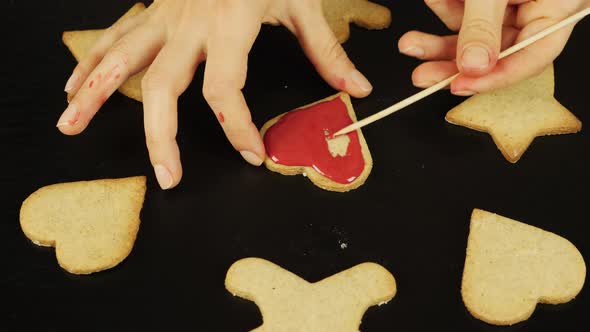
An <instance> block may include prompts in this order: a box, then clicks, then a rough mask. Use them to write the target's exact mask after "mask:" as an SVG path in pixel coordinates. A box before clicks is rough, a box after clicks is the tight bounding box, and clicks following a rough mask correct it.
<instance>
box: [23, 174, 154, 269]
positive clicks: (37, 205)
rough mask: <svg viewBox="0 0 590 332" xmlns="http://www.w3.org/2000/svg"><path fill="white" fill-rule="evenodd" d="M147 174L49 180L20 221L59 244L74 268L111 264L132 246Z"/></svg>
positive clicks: (30, 233)
mask: <svg viewBox="0 0 590 332" xmlns="http://www.w3.org/2000/svg"><path fill="white" fill-rule="evenodd" d="M145 182H146V179H145V177H144V176H138V177H130V178H123V179H104V180H94V181H79V182H70V183H59V184H54V185H49V186H46V187H43V188H40V189H39V190H37V191H35V192H34V193H32V194H31V195H30V196H29V197H27V199H25V201H24V202H23V204H22V206H21V210H20V225H21V228H22V230H23V232H24V233H25V235H26V236H27V237H28V238H29V239H30V240H31V241H32V242H34V243H35V244H37V245H41V246H47V247H55V254H56V256H57V261H58V263H59V265H60V266H61V267H62V268H63V269H65V270H66V271H68V272H70V273H73V274H90V273H94V272H98V271H102V270H106V269H110V268H112V267H114V266H116V265H117V264H119V263H120V262H121V261H123V260H124V259H125V258H126V257H127V256H128V255H129V253H130V252H131V249H132V248H133V244H134V243H135V238H136V236H137V232H138V230H139V224H140V212H141V209H142V207H143V201H144V196H145V191H146V183H145Z"/></svg>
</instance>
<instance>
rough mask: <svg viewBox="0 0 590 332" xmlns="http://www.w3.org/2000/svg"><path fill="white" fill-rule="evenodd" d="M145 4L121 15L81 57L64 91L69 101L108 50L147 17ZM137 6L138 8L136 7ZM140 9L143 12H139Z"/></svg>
mask: <svg viewBox="0 0 590 332" xmlns="http://www.w3.org/2000/svg"><path fill="white" fill-rule="evenodd" d="M141 7H143V4H141V5H139V4H138V5H136V6H134V7H133V9H131V10H130V11H129V12H128V14H126V15H124V16H123V17H121V18H120V19H119V20H118V21H117V22H115V24H113V25H112V26H111V27H109V28H108V29H106V30H105V31H104V33H103V34H102V36H101V37H100V38H99V39H98V41H97V42H96V43H95V44H94V45H93V46H92V48H91V49H90V51H89V52H88V54H87V55H86V56H85V57H84V58H83V59H80V62H78V64H77V65H76V67H75V68H74V70H73V72H72V75H71V76H70V78H69V79H68V81H67V82H66V86H65V88H64V91H65V92H67V93H68V101H70V100H71V99H73V97H74V95H76V93H77V92H78V90H79V89H80V87H81V86H82V83H84V81H85V80H86V78H87V77H88V75H90V73H91V72H92V71H93V70H94V68H96V66H97V65H98V64H99V63H100V61H102V59H103V57H104V56H105V54H106V53H107V52H108V50H109V49H110V48H111V47H112V46H113V44H115V43H116V42H117V41H118V40H119V39H120V38H121V37H122V36H124V35H125V34H127V33H128V32H129V31H131V30H133V29H134V28H136V27H137V26H139V25H140V24H142V23H143V22H145V20H146V18H147V11H145V10H142V9H143V8H145V7H143V8H141ZM135 8H137V9H135ZM139 10H142V11H141V12H139V13H137V12H138V11H139Z"/></svg>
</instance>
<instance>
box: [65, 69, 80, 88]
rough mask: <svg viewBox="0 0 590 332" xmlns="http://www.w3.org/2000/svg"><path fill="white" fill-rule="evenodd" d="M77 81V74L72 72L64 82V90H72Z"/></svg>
mask: <svg viewBox="0 0 590 332" xmlns="http://www.w3.org/2000/svg"><path fill="white" fill-rule="evenodd" d="M77 81H78V74H76V73H73V74H72V76H70V78H69V79H68V81H67V82H66V87H65V88H64V91H65V92H70V91H72V89H74V85H76V82H77Z"/></svg>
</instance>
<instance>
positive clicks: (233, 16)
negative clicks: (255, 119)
mask: <svg viewBox="0 0 590 332" xmlns="http://www.w3.org/2000/svg"><path fill="white" fill-rule="evenodd" d="M227 4H228V3H227V2H223V1H222V2H216V5H215V9H214V13H213V18H212V19H211V21H212V22H211V26H210V30H209V31H210V34H209V39H208V45H207V64H206V67H205V77H204V82H203V95H204V97H205V99H206V100H207V102H208V103H209V106H210V107H211V109H212V110H213V112H215V115H216V116H217V118H218V119H219V122H220V124H221V127H222V128H223V131H224V132H225V135H226V136H227V138H228V140H229V141H230V143H231V144H232V146H233V147H234V148H235V149H236V150H237V151H239V152H240V154H241V155H242V157H243V158H244V159H245V160H246V161H247V162H249V163H250V164H252V165H255V166H260V165H261V164H262V162H263V161H264V158H265V156H266V154H265V149H264V144H263V142H262V138H261V137H260V133H259V132H258V129H257V128H256V126H255V125H254V123H252V117H251V115H250V110H249V109H248V105H247V104H246V100H245V99H244V95H243V94H242V91H241V90H242V89H243V87H244V84H245V82H246V71H247V65H248V63H247V62H248V53H249V51H250V49H251V48H252V45H253V44H254V40H255V39H256V36H257V35H258V33H259V31H260V22H262V17H263V14H264V12H263V9H262V8H259V6H257V5H256V4H254V5H252V4H251V3H250V2H248V3H245V2H242V1H233V2H231V3H230V4H231V5H227Z"/></svg>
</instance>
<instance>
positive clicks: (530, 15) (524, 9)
mask: <svg viewBox="0 0 590 332" xmlns="http://www.w3.org/2000/svg"><path fill="white" fill-rule="evenodd" d="M580 2H581V1H560V2H553V1H526V3H525V4H523V5H522V6H520V7H519V8H520V9H519V11H518V15H517V19H516V24H515V26H517V27H519V28H521V29H523V28H524V27H526V26H527V25H529V24H530V23H532V22H533V21H536V20H537V19H541V18H555V19H558V18H559V19H563V18H566V17H567V16H570V15H572V14H574V13H576V12H577V11H579V10H580V9H583V8H582V7H580V6H581V4H580Z"/></svg>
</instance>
